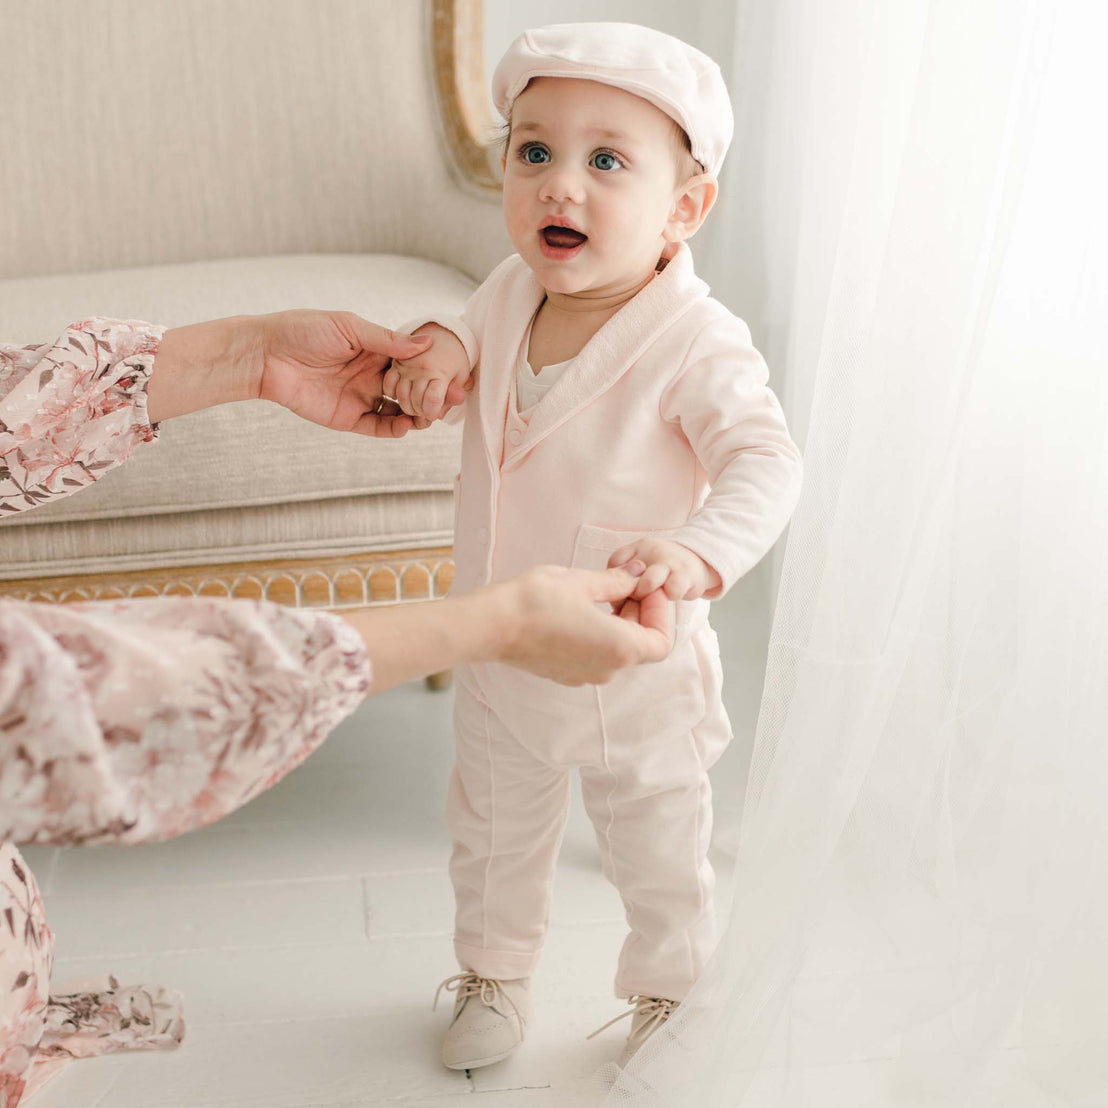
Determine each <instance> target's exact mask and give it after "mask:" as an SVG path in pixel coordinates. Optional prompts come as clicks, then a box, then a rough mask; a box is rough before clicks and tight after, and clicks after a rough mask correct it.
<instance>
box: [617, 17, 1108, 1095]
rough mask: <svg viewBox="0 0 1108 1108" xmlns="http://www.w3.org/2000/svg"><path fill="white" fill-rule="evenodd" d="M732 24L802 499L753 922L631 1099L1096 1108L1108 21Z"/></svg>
mask: <svg viewBox="0 0 1108 1108" xmlns="http://www.w3.org/2000/svg"><path fill="white" fill-rule="evenodd" d="M739 11H740V18H739V21H738V42H737V49H736V56H737V62H736V66H735V72H734V73H733V74H731V85H732V88H733V91H734V92H735V93H736V96H737V99H738V101H739V103H740V106H742V105H744V104H745V105H747V106H748V108H747V110H745V111H743V112H741V113H740V130H739V135H738V141H737V145H736V148H735V149H736V156H737V157H738V158H739V159H740V160H741V166H740V168H739V169H738V170H737V171H736V170H734V168H733V169H732V178H731V181H730V182H729V186H728V187H729V188H730V189H731V190H732V198H735V197H741V198H742V200H743V202H744V203H749V204H755V205H757V206H758V210H759V212H760V224H759V225H760V228H761V230H760V232H759V234H760V238H761V241H760V242H757V243H756V242H754V241H753V240H751V239H750V238H749V237H748V239H747V241H746V242H745V243H744V250H743V251H742V252H739V253H738V255H737V257H736V264H741V265H744V266H755V267H757V271H758V273H759V277H760V280H761V282H762V289H763V292H764V299H763V302H762V304H761V307H760V309H759V311H760V313H761V315H762V318H761V319H758V320H755V321H754V322H755V330H756V332H757V331H759V330H760V331H761V333H762V335H763V336H764V345H765V346H767V347H768V353H769V355H770V362H771V365H776V367H777V368H778V371H781V370H784V371H785V374H786V376H787V378H788V380H789V382H790V386H789V389H788V391H787V400H788V406H789V408H790V411H791V416H792V420H793V424H794V426H796V427H797V428H798V429H799V430H800V432H801V434H802V436H803V439H804V445H805V455H806V487H805V491H804V494H803V498H802V502H801V504H800V506H799V508H798V510H797V513H796V516H795V518H794V521H793V524H792V526H791V529H790V534H789V537H788V543H787V548H786V552H785V557H784V564H783V569H782V573H781V586H780V593H779V598H778V603H777V610H776V616H775V622H774V629H773V633H772V638H771V644H770V654H769V666H768V673H767V682H766V688H765V695H764V700H763V706H762V712H761V718H760V721H759V727H758V734H757V738H756V740H755V749H754V755H753V764H752V769H751V776H750V783H749V788H748V792H747V798H746V807H745V811H744V816H743V826H742V833H741V836H740V846H739V857H738V864H737V869H736V874H735V886H736V895H735V904H734V909H733V914H732V917H731V920H730V923H729V926H728V929H727V931H726V933H725V934H724V936H723V937H722V939H721V942H720V946H719V949H718V951H717V953H716V956H715V958H714V959H713V961H712V963H711V964H710V966H709V968H708V971H707V972H706V974H705V976H704V979H703V980H702V981H701V983H700V984H699V985H698V987H697V988H696V990H695V991H694V993H693V995H692V996H691V997H690V998H689V1000H688V1001H687V1003H686V1004H685V1005H684V1006H683V1007H682V1008H681V1009H680V1011H679V1013H678V1015H677V1016H676V1017H675V1018H674V1020H672V1021H671V1023H670V1025H669V1026H668V1028H667V1029H665V1030H664V1031H663V1032H661V1033H659V1034H657V1035H655V1036H654V1038H653V1039H652V1040H650V1042H649V1043H648V1044H647V1046H646V1047H645V1048H644V1049H643V1050H642V1051H640V1053H639V1055H638V1056H637V1057H636V1059H635V1060H634V1061H633V1062H632V1064H631V1065H630V1066H629V1067H628V1068H627V1069H626V1070H625V1071H624V1073H623V1074H622V1075H620V1076H618V1078H616V1080H615V1084H614V1086H613V1087H612V1088H611V1089H610V1091H609V1092H608V1094H607V1100H606V1104H608V1105H621V1106H628V1105H633V1106H635V1108H647V1106H650V1108H682V1106H685V1105H690V1106H691V1105H695V1106H697V1108H725V1106H726V1108H840V1106H841V1108H902V1106H903V1108H909V1106H910V1108H924V1106H927V1108H932V1106H934V1108H939V1106H942V1108H948V1106H966V1108H994V1106H995V1108H1032V1106H1034V1108H1047V1106H1054V1105H1080V1106H1083V1108H1103V1106H1104V1105H1106V1104H1108V282H1106V277H1105V273H1106V258H1108V217H1106V211H1105V209H1106V206H1108V162H1106V158H1105V136H1106V133H1108V123H1106V115H1108V58H1106V55H1105V43H1106V42H1108V17H1106V15H1105V5H1102V4H1099V3H1095V2H1087V3H1080V2H1076V0H1071V2H1068V3H1067V2H1051V0H878V2H872V0H871V2H863V0H834V3H826V2H825V0H746V2H744V3H742V4H740V8H739ZM750 105H754V109H751V108H750V107H749V106H750ZM755 109H756V110H755ZM755 247H757V250H755Z"/></svg>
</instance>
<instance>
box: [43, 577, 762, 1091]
mask: <svg viewBox="0 0 1108 1108" xmlns="http://www.w3.org/2000/svg"><path fill="white" fill-rule="evenodd" d="M765 587H766V586H765V578H764V576H763V575H762V574H761V573H759V574H757V575H755V576H753V577H752V578H751V579H749V580H747V581H744V582H742V583H741V585H740V587H739V588H738V589H736V590H735V592H734V593H733V594H732V595H731V596H730V597H728V598H727V599H726V600H725V601H723V602H721V603H720V604H718V605H716V609H715V616H714V618H713V622H714V623H715V625H716V627H717V630H718V631H719V633H720V639H721V643H722V646H723V654H724V665H725V670H726V672H727V694H726V695H727V702H728V707H729V709H730V711H731V714H732V720H733V723H734V725H735V730H736V735H737V741H736V743H735V744H734V745H733V747H732V749H731V750H730V751H729V752H728V754H727V756H726V757H725V759H724V760H723V762H721V764H720V766H719V767H718V769H717V771H716V773H715V775H714V777H715V787H716V810H717V844H718V848H717V859H716V860H717V867H718V868H719V870H720V878H721V891H722V892H723V894H724V897H723V899H724V900H725V899H726V892H727V886H728V873H727V870H728V857H727V855H728V853H729V849H728V848H729V847H731V846H733V843H734V835H735V827H736V820H737V813H738V809H739V804H740V801H741V788H742V777H743V775H744V772H745V766H746V761H747V759H748V756H749V744H750V739H751V735H752V731H753V723H754V719H755V715H756V710H757V698H758V695H759V693H760V690H761V681H762V673H763V667H764V651H765V632H766V623H767V617H766V605H765ZM450 701H451V694H449V693H446V694H441V693H440V694H434V693H429V692H426V691H425V690H424V689H423V687H422V685H420V684H412V685H409V686H406V687H404V688H400V689H397V690H394V691H393V692H390V693H386V694H384V695H382V696H380V697H377V698H374V699H372V700H370V701H368V702H367V703H366V704H365V705H364V706H363V707H362V708H361V709H360V710H359V711H358V712H357V713H356V714H355V715H354V716H353V717H351V718H350V719H349V720H348V721H347V722H346V723H345V724H344V725H343V726H342V727H341V728H340V729H339V730H338V731H337V732H336V733H335V735H334V736H333V737H332V739H331V740H330V741H329V742H328V743H327V744H326V745H325V746H324V748H323V749H321V750H320V751H319V752H318V753H317V754H316V755H315V756H314V757H312V758H311V759H310V760H309V761H308V762H307V763H306V764H305V765H304V766H303V767H302V768H301V769H300V770H299V771H297V772H296V773H295V774H293V775H292V776H291V777H290V778H287V779H286V780H285V781H283V782H282V783H281V784H280V785H278V786H277V787H276V788H274V789H273V790H271V791H270V792H269V793H268V794H266V795H265V796H262V797H260V798H259V799H258V800H256V801H255V802H254V803H253V804H251V805H249V806H248V807H247V808H245V809H243V810H241V811H240V812H238V813H236V814H235V815H233V816H231V817H230V818H228V819H226V820H224V821H223V822H221V823H219V824H217V825H215V826H214V827H211V828H208V829H207V830H205V831H201V832H197V833H195V834H193V835H189V836H186V837H185V838H182V839H178V840H175V841H173V842H170V843H165V844H161V845H158V846H150V847H137V848H129V849H127V848H97V849H66V850H44V849H38V850H30V851H28V852H27V856H28V859H29V860H30V862H31V865H32V867H33V868H34V870H35V872H36V874H37V876H38V878H39V881H40V883H41V884H42V886H43V890H44V893H45V896H46V907H47V912H48V915H49V918H50V920H51V923H52V926H53V927H54V930H55V932H56V934H57V946H56V953H57V964H56V969H55V983H56V984H57V983H62V984H64V982H65V981H66V980H67V979H80V978H87V977H88V976H90V975H93V974H102V973H104V972H106V971H111V972H113V973H115V974H116V976H117V977H119V978H120V980H121V981H122V982H124V983H127V982H157V983H161V984H165V985H169V986H172V987H174V988H177V989H180V990H181V991H183V992H184V994H185V1002H186V1009H185V1014H186V1021H187V1024H188V1034H187V1038H186V1042H185V1045H184V1046H183V1047H182V1048H181V1049H180V1050H179V1051H175V1052H167V1053H157V1054H147V1055H130V1056H126V1055H124V1056H116V1057H111V1058H104V1059H94V1060H88V1061H82V1062H75V1063H72V1064H71V1065H69V1066H68V1067H67V1068H66V1069H65V1070H64V1071H63V1072H62V1073H61V1075H60V1076H58V1077H57V1078H55V1079H54V1081H53V1082H52V1083H51V1084H50V1085H48V1086H47V1088H46V1089H45V1090H44V1091H43V1092H42V1093H40V1094H39V1095H38V1096H36V1097H35V1098H34V1099H33V1101H32V1102H31V1103H32V1108H324V1106H325V1108H368V1106H377V1105H396V1106H398V1108H420V1106H433V1108H449V1106H451V1105H453V1104H455V1103H464V1104H465V1105H467V1106H472V1108H480V1106H484V1105H487V1106H489V1108H493V1106H495V1108H516V1106H518V1108H530V1106H532V1105H533V1106H535V1108H542V1106H544V1105H550V1106H553V1105H557V1106H558V1108H573V1106H577V1105H586V1104H596V1103H597V1102H598V1101H599V1099H600V1097H601V1091H600V1090H602V1087H603V1085H602V1080H603V1074H602V1072H601V1073H599V1075H598V1071H602V1067H604V1066H605V1064H607V1063H610V1062H611V1061H612V1060H613V1059H614V1058H615V1057H616V1056H617V1055H618V1053H619V1050H620V1047H621V1044H622V1040H623V1036H624V1035H625V1034H626V1027H627V1024H626V1023H624V1024H620V1025H617V1027H616V1028H613V1029H611V1030H610V1031H608V1032H606V1033H605V1034H604V1035H602V1036H600V1037H599V1038H596V1039H593V1040H592V1041H588V1042H587V1041H586V1040H585V1036H586V1035H587V1034H588V1033H589V1032H590V1031H592V1030H594V1029H595V1028H596V1027H598V1026H599V1025H600V1024H602V1023H603V1022H605V1021H606V1020H608V1019H610V1018H611V1017H612V1016H614V1015H617V1014H619V1012H620V1011H621V1010H623V1007H624V1005H623V1003H622V1002H619V1001H616V1000H615V999H614V998H613V996H612V986H611V979H612V974H613V972H614V968H615V960H616V955H617V952H618V949H619V946H620V943H621V941H622V935H623V925H622V909H621V906H620V903H619V900H618V898H617V896H616V894H615V892H614V890H612V889H611V888H610V887H609V886H608V885H607V883H606V882H605V881H604V879H603V877H602V876H601V873H600V866H599V860H598V857H597V853H596V849H595V845H594V840H593V835H592V829H591V827H590V826H589V824H588V821H587V819H586V818H585V817H584V815H583V813H582V810H581V807H580V803H579V801H578V800H575V807H574V810H573V813H572V816H571V821H570V827H569V830H568V832H567V835H566V841H565V846H564V848H563V851H562V856H561V862H560V868H559V872H558V881H557V888H556V890H555V902H554V909H553V915H552V927H551V932H550V937H549V941H548V944H547V948H546V951H545V953H544V956H543V962H542V965H541V967H540V969H539V971H538V973H537V974H536V978H535V1019H534V1021H533V1025H532V1028H531V1033H530V1034H529V1036H528V1039H527V1041H526V1042H525V1043H524V1045H523V1047H522V1048H521V1049H520V1050H519V1051H518V1052H517V1054H516V1055H515V1056H514V1057H513V1058H511V1059H509V1060H508V1061H506V1062H503V1063H501V1064H499V1065H496V1066H490V1067H488V1068H486V1069H482V1070H477V1071H474V1073H473V1074H472V1076H467V1075H466V1074H464V1073H456V1072H452V1071H450V1070H447V1069H445V1068H443V1067H442V1065H441V1064H440V1062H439V1060H438V1048H439V1041H440V1039H441V1036H442V1033H443V1031H444V1030H445V1027H446V1023H447V1021H448V1018H449V1011H450V1008H451V1005H450V1004H449V1003H443V1004H440V1006H439V1010H438V1012H436V1013H432V1012H431V1001H432V998H433V996H434V992H435V988H436V986H437V985H438V983H439V981H441V980H442V979H443V978H445V977H447V976H449V975H450V974H453V973H455V972H457V971H456V968H455V964H454V961H453V957H452V952H451V943H450V929H451V916H452V902H451V895H450V887H449V882H448V880H447V876H446V862H447V858H448V855H449V844H448V841H447V837H446V833H445V830H444V826H443V819H442V805H443V797H444V794H445V788H446V782H447V778H448V776H449V772H450V763H451V738H450ZM621 1029H623V1030H621Z"/></svg>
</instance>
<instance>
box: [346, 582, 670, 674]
mask: <svg viewBox="0 0 1108 1108" xmlns="http://www.w3.org/2000/svg"><path fill="white" fill-rule="evenodd" d="M645 568H646V567H645V566H644V565H643V564H642V563H641V562H639V563H632V564H631V565H630V567H629V568H622V569H609V570H603V571H597V570H585V569H562V568H558V567H555V566H540V567H538V568H537V569H531V570H528V571H527V572H526V573H524V574H522V575H520V576H519V577H514V578H512V579H511V580H510V581H504V582H502V583H500V584H497V585H492V586H489V587H487V588H483V589H478V590H477V591H476V592H471V593H467V594H466V595H465V596H459V597H457V598H451V599H449V600H442V601H438V602H436V603H434V604H400V605H397V606H396V607H390V608H377V609H373V608H370V609H364V608H363V609H362V610H361V611H356V612H349V613H347V612H343V613H341V614H342V616H343V617H344V618H345V619H346V620H347V621H348V622H349V623H351V624H352V625H353V627H354V628H355V630H357V631H358V633H359V634H360V635H361V637H362V639H363V640H364V641H365V644H366V648H367V650H368V652H369V657H370V663H371V665H372V666H373V692H381V691H382V690H384V689H388V688H392V686H393V685H399V684H400V683H401V682H403V681H410V680H412V679H413V678H415V677H423V676H426V675H427V674H429V673H438V672H439V671H440V670H444V669H450V668H451V667H453V666H456V665H459V664H461V663H464V662H505V663H507V664H508V665H513V666H518V667H519V668H520V669H525V670H528V671H529V672H531V673H536V674H538V675H539V676H540V677H549V678H550V679H551V680H553V681H559V682H561V683H562V684H563V685H584V684H586V683H590V682H591V683H594V684H604V683H605V682H607V681H610V680H611V679H612V677H613V676H614V675H615V673H616V671H617V670H619V669H620V668H622V667H623V666H629V665H636V664H638V663H640V662H659V661H661V660H662V659H663V658H665V657H666V656H667V655H668V654H669V652H670V650H671V649H672V648H673V602H672V601H671V600H669V599H668V598H667V597H666V595H665V593H663V592H662V591H661V590H659V591H657V592H655V593H652V594H651V595H650V596H647V597H644V598H643V599H642V600H641V601H637V600H631V599H629V597H630V596H631V594H632V593H633V592H634V591H635V585H636V583H637V581H638V577H639V575H640V574H641V573H642V572H643V570H644V569H645ZM613 608H615V609H618V615H617V614H615V612H613Z"/></svg>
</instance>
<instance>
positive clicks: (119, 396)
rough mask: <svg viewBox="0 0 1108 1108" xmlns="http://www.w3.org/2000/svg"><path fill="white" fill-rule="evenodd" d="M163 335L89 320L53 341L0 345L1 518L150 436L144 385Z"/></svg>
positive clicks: (94, 473) (112, 462)
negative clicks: (29, 344)
mask: <svg viewBox="0 0 1108 1108" xmlns="http://www.w3.org/2000/svg"><path fill="white" fill-rule="evenodd" d="M164 331H165V328H164V327H159V326H155V325H154V324H150V323H141V322H136V321H130V322H128V321H122V320H116V319H87V320H83V321H81V322H78V323H73V324H71V325H70V326H69V327H67V328H66V329H65V331H63V332H62V334H61V335H60V336H59V337H58V338H57V339H55V341H54V342H53V343H45V344H42V345H34V346H9V345H0V517H2V516H4V515H10V514H11V513H13V512H18V511H23V510H25V509H27V508H33V507H35V506H36V505H38V504H42V503H45V502H46V501H48V500H52V499H56V498H57V497H61V496H67V495H68V494H69V493H71V492H74V491H76V490H77V489H79V488H82V487H83V486H85V485H89V484H91V483H92V482H93V481H95V480H96V479H97V478H98V477H100V476H101V475H102V474H104V473H106V472H107V471H108V470H109V469H113V468H114V467H115V466H117V465H119V464H120V463H121V462H124V461H126V460H127V459H128V458H129V457H130V456H131V454H132V453H133V452H134V450H135V449H136V447H138V446H139V445H140V444H141V443H144V442H150V441H151V440H152V439H154V438H156V437H157V428H156V427H155V426H153V425H152V424H151V423H150V420H149V418H148V417H147V414H146V386H147V382H148V381H149V378H150V372H151V370H152V368H153V365H154V357H155V355H156V354H157V350H158V343H159V342H160V341H161V337H162V334H163V333H164Z"/></svg>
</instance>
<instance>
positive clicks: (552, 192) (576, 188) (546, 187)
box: [539, 167, 585, 204]
mask: <svg viewBox="0 0 1108 1108" xmlns="http://www.w3.org/2000/svg"><path fill="white" fill-rule="evenodd" d="M539 198H540V199H541V200H547V201H550V202H552V203H555V204H562V203H571V204H583V203H584V201H585V186H584V177H583V175H582V174H580V173H578V172H576V171H575V170H573V169H569V168H564V167H559V168H557V169H552V170H551V171H550V172H549V173H546V174H544V175H543V179H542V185H541V186H540V189H539Z"/></svg>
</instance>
